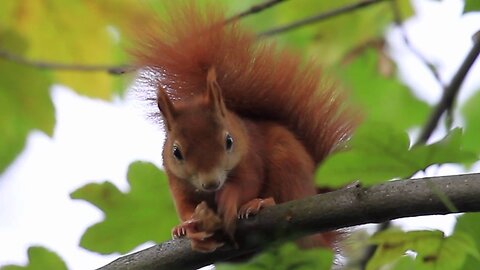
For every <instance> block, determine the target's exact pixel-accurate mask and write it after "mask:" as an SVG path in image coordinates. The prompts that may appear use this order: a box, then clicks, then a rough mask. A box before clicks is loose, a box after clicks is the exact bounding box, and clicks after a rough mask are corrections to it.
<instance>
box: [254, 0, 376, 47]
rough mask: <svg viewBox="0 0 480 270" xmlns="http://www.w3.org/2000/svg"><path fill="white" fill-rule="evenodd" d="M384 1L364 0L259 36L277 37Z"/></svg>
mask: <svg viewBox="0 0 480 270" xmlns="http://www.w3.org/2000/svg"><path fill="white" fill-rule="evenodd" d="M383 1H385V0H363V1H359V2H357V3H354V4H350V5H346V6H343V7H339V8H336V9H332V10H329V11H327V12H323V13H320V14H317V15H314V16H312V17H309V18H306V19H303V20H299V21H296V22H293V23H291V24H288V25H285V26H281V27H278V28H274V29H271V30H268V31H265V32H262V33H259V34H258V35H257V36H258V37H260V38H262V37H267V36H273V35H277V34H280V33H283V32H287V31H290V30H293V29H295V28H299V27H302V26H305V25H308V24H312V23H316V22H319V21H323V20H326V19H329V18H332V17H335V16H338V15H341V14H345V13H348V12H352V11H354V10H357V9H361V8H363V7H367V6H370V5H372V4H376V3H380V2H383Z"/></svg>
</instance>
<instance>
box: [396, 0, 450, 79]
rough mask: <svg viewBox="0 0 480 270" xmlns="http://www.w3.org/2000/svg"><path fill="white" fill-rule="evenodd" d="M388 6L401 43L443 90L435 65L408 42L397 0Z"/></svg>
mask: <svg viewBox="0 0 480 270" xmlns="http://www.w3.org/2000/svg"><path fill="white" fill-rule="evenodd" d="M390 4H391V6H392V12H393V20H394V22H395V25H396V26H397V27H398V29H399V31H400V35H401V36H402V39H403V42H404V43H405V45H406V46H407V48H408V49H409V50H410V52H412V53H413V54H414V55H415V56H416V57H417V58H418V59H419V60H420V61H421V62H423V64H424V65H425V66H426V67H427V68H428V69H429V70H430V72H431V73H432V75H433V77H435V79H436V80H437V81H438V83H439V84H440V85H441V86H442V88H445V84H444V83H443V81H442V78H441V77H440V74H439V73H438V70H437V69H436V68H435V65H433V64H432V63H431V62H430V61H428V59H427V58H426V57H425V56H424V55H423V54H422V53H421V52H420V51H419V50H417V49H416V48H415V47H414V46H413V45H412V43H411V42H410V39H409V38H408V35H407V31H406V30H405V27H404V26H403V21H402V15H401V13H400V8H399V7H398V3H397V0H392V1H391V2H390Z"/></svg>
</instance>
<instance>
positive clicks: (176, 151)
mask: <svg viewBox="0 0 480 270" xmlns="http://www.w3.org/2000/svg"><path fill="white" fill-rule="evenodd" d="M172 153H173V156H174V157H175V158H176V159H177V160H179V161H181V160H183V155H182V151H180V148H178V146H177V145H174V146H173V149H172Z"/></svg>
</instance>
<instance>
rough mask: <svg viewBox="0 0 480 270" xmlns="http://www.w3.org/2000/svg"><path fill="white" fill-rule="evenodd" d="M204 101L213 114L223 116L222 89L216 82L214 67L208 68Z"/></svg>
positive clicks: (224, 109)
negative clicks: (205, 100)
mask: <svg viewBox="0 0 480 270" xmlns="http://www.w3.org/2000/svg"><path fill="white" fill-rule="evenodd" d="M206 99H207V102H208V104H209V105H210V106H212V109H213V110H214V111H215V112H218V113H220V114H221V115H222V116H225V111H226V108H225V103H224V102H223V97H222V89H221V88H220V85H219V84H218V82H217V73H216V72H215V67H210V68H209V69H208V74H207V93H206Z"/></svg>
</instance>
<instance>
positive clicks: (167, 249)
mask: <svg viewBox="0 0 480 270" xmlns="http://www.w3.org/2000/svg"><path fill="white" fill-rule="evenodd" d="M439 192H440V193H441V194H444V195H445V196H447V197H448V198H449V200H450V201H451V202H452V203H453V204H454V206H455V208H456V209H455V210H456V211H454V210H452V209H450V210H449V209H448V207H446V206H445V205H444V204H443V203H442V199H441V198H439V197H438V196H437V194H439ZM474 211H480V174H469V175H456V176H441V177H430V178H422V179H414V180H400V181H391V182H386V183H383V184H379V185H375V186H372V187H369V188H363V187H361V186H354V187H349V188H345V189H342V190H337V191H333V192H329V193H324V194H320V195H316V196H313V197H309V198H304V199H301V200H297V201H291V202H287V203H284V204H280V205H276V206H272V207H269V208H266V209H264V210H262V211H261V212H260V213H259V214H258V215H257V216H256V217H253V218H250V219H248V220H241V221H239V222H238V230H237V234H236V238H237V240H238V241H239V244H240V248H239V249H234V248H233V247H231V246H225V247H222V248H220V249H219V250H217V251H215V252H212V253H198V252H194V251H192V250H191V248H190V243H189V241H188V240H186V239H178V240H170V241H167V242H164V243H161V244H158V245H155V246H153V247H150V248H147V249H145V250H142V251H139V252H136V253H133V254H129V255H125V256H123V257H120V258H118V259H116V260H115V261H113V262H111V263H109V264H107V265H105V266H103V267H100V268H98V269H97V270H113V269H115V270H127V269H128V270H137V269H142V270H160V269H195V268H198V267H202V266H205V265H209V264H212V263H214V262H218V261H221V260H226V259H228V258H232V257H236V256H239V255H242V254H245V253H249V252H252V251H255V250H259V249H260V248H261V247H262V246H263V245H264V244H265V243H269V242H272V241H276V240H278V236H279V235H280V236H283V237H284V238H283V239H285V237H287V238H293V237H301V236H304V235H307V234H311V233H314V232H324V231H330V230H335V229H339V228H345V227H350V226H355V225H361V224H366V223H381V222H384V221H387V220H392V219H397V218H402V217H413V216H422V215H438V214H449V213H454V212H474Z"/></svg>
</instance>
